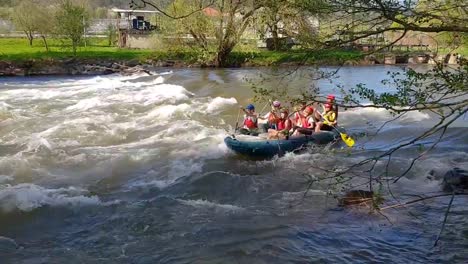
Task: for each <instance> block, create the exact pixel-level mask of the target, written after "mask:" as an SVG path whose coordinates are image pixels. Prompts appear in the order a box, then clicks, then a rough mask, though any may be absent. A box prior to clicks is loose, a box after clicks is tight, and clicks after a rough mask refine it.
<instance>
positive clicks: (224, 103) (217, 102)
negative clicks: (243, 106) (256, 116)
mask: <svg viewBox="0 0 468 264" xmlns="http://www.w3.org/2000/svg"><path fill="white" fill-rule="evenodd" d="M236 104H237V100H236V99H235V98H233V97H231V98H223V97H216V98H214V99H213V100H211V102H210V103H209V104H208V106H206V113H207V114H209V115H214V114H219V113H220V112H221V111H222V110H225V109H226V108H227V107H229V106H233V105H236Z"/></svg>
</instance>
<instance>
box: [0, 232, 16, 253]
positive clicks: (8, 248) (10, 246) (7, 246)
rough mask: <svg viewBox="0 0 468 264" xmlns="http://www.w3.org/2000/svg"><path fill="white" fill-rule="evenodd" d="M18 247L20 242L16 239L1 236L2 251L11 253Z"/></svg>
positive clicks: (0, 247) (0, 245) (0, 251)
mask: <svg viewBox="0 0 468 264" xmlns="http://www.w3.org/2000/svg"><path fill="white" fill-rule="evenodd" d="M17 249H18V244H16V241H15V240H14V239H11V238H9V237H4V236H0V253H11V252H13V251H15V250H17Z"/></svg>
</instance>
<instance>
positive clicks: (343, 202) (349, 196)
mask: <svg viewBox="0 0 468 264" xmlns="http://www.w3.org/2000/svg"><path fill="white" fill-rule="evenodd" d="M373 196H374V192H371V191H364V190H352V191H349V192H347V193H346V194H345V195H344V196H343V197H342V198H341V199H340V200H339V205H340V206H347V205H354V204H361V203H366V202H370V201H372V197H373Z"/></svg>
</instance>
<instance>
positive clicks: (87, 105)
mask: <svg viewBox="0 0 468 264" xmlns="http://www.w3.org/2000/svg"><path fill="white" fill-rule="evenodd" d="M106 105H108V104H107V103H104V102H102V101H101V100H100V99H99V98H96V97H94V98H90V99H83V100H80V101H79V102H78V103H77V104H75V105H72V106H69V107H67V108H66V109H65V110H67V111H87V110H89V109H91V108H96V107H101V106H106Z"/></svg>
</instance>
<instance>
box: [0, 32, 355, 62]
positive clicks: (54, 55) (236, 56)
mask: <svg viewBox="0 0 468 264" xmlns="http://www.w3.org/2000/svg"><path fill="white" fill-rule="evenodd" d="M48 43H49V48H50V51H49V52H46V50H45V47H44V44H43V42H42V40H41V39H36V40H34V42H33V46H32V47H30V46H29V43H28V40H27V39H25V38H0V60H7V61H26V60H31V59H36V60H41V59H43V60H49V59H50V60H53V59H66V58H72V57H73V53H72V50H71V46H70V45H69V44H67V42H64V41H63V40H57V39H49V40H48ZM250 48H252V51H249V49H247V48H245V47H244V48H240V49H236V50H235V51H233V52H232V53H231V56H230V57H229V63H228V65H232V66H240V65H244V64H247V65H251V66H271V65H280V64H284V63H296V64H298V63H301V64H311V63H322V64H338V63H341V62H345V61H348V60H357V59H359V58H360V57H361V53H360V52H356V51H340V50H327V51H315V52H306V51H301V50H290V51H266V50H258V49H256V48H255V47H250ZM202 55H203V54H202V53H199V52H196V51H194V50H190V49H180V50H175V51H174V50H158V51H154V50H144V49H119V48H116V47H109V46H107V39H97V38H91V39H88V40H87V46H86V47H83V46H81V47H79V48H78V51H77V54H76V58H79V59H116V60H140V61H142V60H146V59H152V60H176V61H183V62H185V63H189V64H193V63H200V62H202V61H203V58H201V56H202ZM210 55H211V56H212V57H214V54H210ZM208 57H209V56H208Z"/></svg>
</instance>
